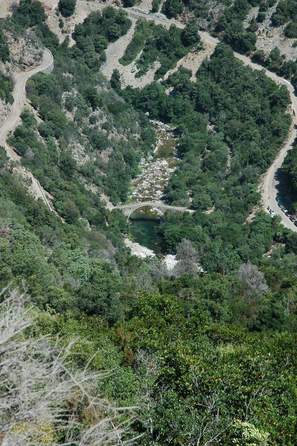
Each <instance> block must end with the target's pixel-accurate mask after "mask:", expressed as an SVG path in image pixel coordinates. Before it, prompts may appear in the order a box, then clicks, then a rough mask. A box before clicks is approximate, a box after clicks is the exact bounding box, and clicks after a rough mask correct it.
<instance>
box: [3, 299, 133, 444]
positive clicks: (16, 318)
mask: <svg viewBox="0 0 297 446" xmlns="http://www.w3.org/2000/svg"><path fill="white" fill-rule="evenodd" d="M31 325H32V318H31V311H30V308H28V307H27V306H26V305H25V300H24V296H23V295H21V294H20V293H18V292H16V291H12V292H9V297H8V298H6V299H4V300H3V301H2V303H1V304H0V383H1V384H0V444H1V445H2V446H33V445H34V446H37V445H38V446H41V445H43V444H44V445H50V446H54V445H57V444H59V445H64V446H67V445H70V444H71V445H75V446H103V445H104V446H113V445H123V444H126V442H124V441H123V440H122V434H123V432H124V431H125V429H126V426H124V425H121V424H120V423H119V422H118V418H119V413H120V412H121V410H126V408H114V407H112V406H111V404H109V403H108V402H107V401H105V400H104V399H102V398H98V397H94V396H93V395H94V394H95V393H94V389H95V387H96V383H98V379H102V378H103V374H102V373H101V374H96V373H91V372H89V371H88V367H86V368H85V370H82V371H77V370H73V369H72V368H71V367H70V365H69V364H68V363H69V361H68V359H67V358H68V356H69V352H70V350H71V348H72V347H73V345H72V344H70V345H69V346H68V347H67V348H66V349H64V350H63V351H58V350H57V348H55V347H51V344H50V343H49V342H48V340H47V339H46V338H42V339H35V338H33V337H31V336H28V335H25V331H26V329H27V328H28V327H30V326H31ZM86 420H88V422H87V421H86ZM58 438H63V440H61V441H58Z"/></svg>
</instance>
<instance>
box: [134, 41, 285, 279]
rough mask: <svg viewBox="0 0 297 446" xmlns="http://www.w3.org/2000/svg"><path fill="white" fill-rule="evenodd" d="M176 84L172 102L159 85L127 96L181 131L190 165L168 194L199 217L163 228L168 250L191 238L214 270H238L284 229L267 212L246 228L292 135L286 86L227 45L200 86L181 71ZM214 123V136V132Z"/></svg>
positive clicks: (206, 67) (174, 219) (176, 219)
mask: <svg viewBox="0 0 297 446" xmlns="http://www.w3.org/2000/svg"><path fill="white" fill-rule="evenodd" d="M177 76H178V77H177ZM171 82H172V83H171ZM170 85H171V86H173V87H174V90H173V91H172V93H171V95H170V96H169V97H168V96H167V95H166V94H165V87H163V86H161V85H159V84H154V85H151V86H148V87H146V88H145V89H144V90H143V92H142V93H140V94H136V95H135V96H133V93H132V92H131V90H129V91H127V93H126V94H127V96H128V95H132V96H130V97H132V100H133V102H134V104H135V105H136V106H137V107H139V108H141V110H143V111H148V112H149V114H150V116H151V117H152V118H154V119H160V120H163V121H166V122H170V123H172V125H173V126H177V127H178V129H179V132H180V134H179V136H180V140H179V144H178V152H179V156H180V157H181V158H182V162H181V163H180V164H179V166H178V169H177V170H176V172H175V173H174V175H172V177H171V180H170V182H169V186H168V188H167V193H166V197H167V200H168V201H169V202H171V203H174V204H178V205H183V206H192V207H193V208H194V209H196V210H197V211H198V213H197V215H196V216H189V215H184V216H178V215H172V216H170V218H168V219H167V220H166V222H165V223H164V224H163V225H161V227H160V230H161V232H162V234H163V238H164V241H165V245H166V246H167V248H168V250H170V251H173V252H174V250H175V248H176V245H177V243H179V242H180V241H181V240H182V239H183V238H189V239H190V240H192V241H193V242H195V244H196V246H197V247H198V252H199V253H200V255H201V259H202V264H203V266H204V267H205V269H206V270H207V271H212V270H215V271H218V270H219V271H228V270H233V269H234V268H237V267H238V265H239V264H240V263H241V262H244V261H246V260H247V259H249V258H250V259H253V261H256V258H258V259H260V258H261V256H262V255H263V254H264V252H265V250H266V249H268V248H269V245H270V243H271V241H272V239H273V236H274V234H275V230H276V227H274V225H273V222H272V221H271V219H270V218H269V217H266V216H264V215H263V216H261V217H259V220H257V222H255V224H253V225H250V226H248V225H243V223H244V222H245V219H246V218H247V215H248V213H249V211H250V209H252V207H253V206H255V205H256V203H257V201H258V199H259V196H258V193H257V181H258V178H259V176H260V175H261V173H263V172H264V171H265V170H266V169H267V168H268V166H269V165H270V163H271V161H272V159H273V157H274V156H275V153H276V152H277V150H278V148H279V146H280V144H281V143H282V141H283V140H284V139H285V137H286V134H287V131H288V127H289V124H290V118H289V116H288V115H286V113H285V111H286V107H287V104H288V100H289V99H288V94H287V91H286V89H285V88H284V87H278V86H276V85H275V84H274V83H273V82H272V81H270V80H269V79H267V78H266V77H265V76H264V75H263V74H262V73H260V72H253V71H251V70H250V69H246V68H245V67H243V66H242V64H241V63H239V62H238V61H237V60H236V59H235V58H234V57H233V55H232V52H231V51H230V49H228V48H227V47H225V46H219V47H217V49H216V51H215V53H214V55H213V56H212V58H211V61H210V63H205V64H203V65H202V67H201V68H200V70H199V72H198V76H197V82H196V83H195V84H193V83H190V82H189V80H188V76H187V73H186V72H181V73H180V74H179V75H177V74H175V76H173V77H172V80H171V79H169V81H168V82H167V84H166V87H168V86H170ZM239 97H240V98H241V99H240V101H239V100H238V98H239ZM207 120H208V121H209V122H210V124H211V125H213V132H208V131H207V127H206V125H207ZM189 195H190V197H191V202H190V201H189ZM205 211H210V213H209V214H204V213H203V212H205ZM264 228H265V229H264ZM264 232H265V234H266V235H265V237H263V234H264ZM222 252H223V253H224V255H223V254H222Z"/></svg>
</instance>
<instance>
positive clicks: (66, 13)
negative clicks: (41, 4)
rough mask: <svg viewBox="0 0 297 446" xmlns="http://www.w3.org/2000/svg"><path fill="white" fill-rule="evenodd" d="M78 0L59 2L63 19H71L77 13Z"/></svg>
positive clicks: (61, 0) (60, 0)
mask: <svg viewBox="0 0 297 446" xmlns="http://www.w3.org/2000/svg"><path fill="white" fill-rule="evenodd" d="M75 6H76V0H59V4H58V8H59V11H60V13H61V14H62V16H63V17H70V16H72V14H73V13H74V11H75Z"/></svg>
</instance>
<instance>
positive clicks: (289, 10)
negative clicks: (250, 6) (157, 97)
mask: <svg viewBox="0 0 297 446" xmlns="http://www.w3.org/2000/svg"><path fill="white" fill-rule="evenodd" d="M290 20H292V21H296V20H297V2H296V0H281V1H280V2H279V3H278V5H277V7H276V11H275V13H274V14H273V16H272V18H271V23H272V25H273V26H280V25H284V24H285V23H287V22H288V21H290Z"/></svg>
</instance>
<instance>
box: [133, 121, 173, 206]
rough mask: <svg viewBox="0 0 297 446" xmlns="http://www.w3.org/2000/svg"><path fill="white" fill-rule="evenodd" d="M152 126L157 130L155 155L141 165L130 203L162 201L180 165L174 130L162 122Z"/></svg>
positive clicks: (135, 179)
mask: <svg viewBox="0 0 297 446" xmlns="http://www.w3.org/2000/svg"><path fill="white" fill-rule="evenodd" d="M152 124H153V125H154V127H155V130H156V135H157V143H156V146H155V149H154V152H153V154H151V155H150V156H149V157H148V158H147V159H143V160H142V161H141V163H140V168H141V172H140V173H139V175H137V177H136V178H134V180H133V181H132V188H131V189H132V190H131V194H130V196H129V201H133V202H135V201H136V202H142V201H154V200H156V201H157V200H161V199H162V197H163V194H164V191H165V189H166V186H167V184H168V182H169V179H170V176H171V175H172V173H173V172H174V170H175V169H176V166H177V163H178V159H177V157H176V144H177V139H176V137H175V135H174V129H172V128H171V127H170V126H169V125H167V124H164V123H162V122H160V121H152Z"/></svg>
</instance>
